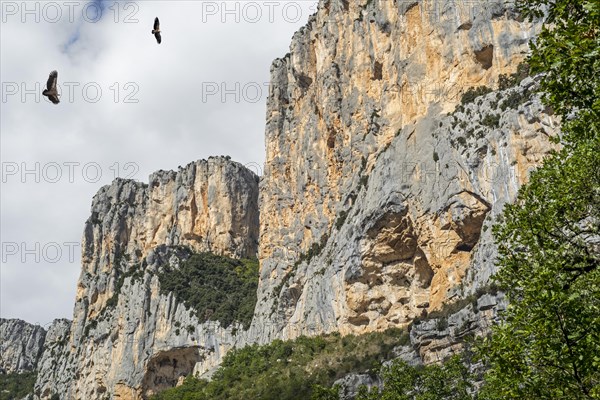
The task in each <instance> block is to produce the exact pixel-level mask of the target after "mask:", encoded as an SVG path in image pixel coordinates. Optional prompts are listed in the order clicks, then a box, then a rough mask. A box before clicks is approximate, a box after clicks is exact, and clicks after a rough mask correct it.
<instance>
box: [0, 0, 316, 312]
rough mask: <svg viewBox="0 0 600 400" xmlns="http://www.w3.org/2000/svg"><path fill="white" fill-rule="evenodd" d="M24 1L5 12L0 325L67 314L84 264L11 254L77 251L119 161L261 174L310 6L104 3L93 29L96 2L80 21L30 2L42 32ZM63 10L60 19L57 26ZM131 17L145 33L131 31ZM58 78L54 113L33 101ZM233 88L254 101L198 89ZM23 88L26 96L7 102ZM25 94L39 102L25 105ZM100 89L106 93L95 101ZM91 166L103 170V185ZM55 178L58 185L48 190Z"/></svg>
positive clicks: (144, 173)
mask: <svg viewBox="0 0 600 400" xmlns="http://www.w3.org/2000/svg"><path fill="white" fill-rule="evenodd" d="M23 4H24V3H23V2H20V1H19V2H11V1H4V2H2V3H1V6H2V22H1V32H0V44H1V46H0V47H1V54H0V75H1V81H2V96H3V97H2V102H1V103H0V107H1V110H0V113H1V115H2V118H1V126H0V137H1V151H0V153H1V158H2V167H3V172H5V173H6V172H10V171H12V169H14V168H17V170H16V173H15V174H14V175H6V174H5V176H3V177H2V178H3V179H2V190H1V203H0V204H1V241H2V244H3V247H4V249H3V260H2V267H1V274H0V315H1V316H2V317H3V318H22V319H25V320H28V321H30V322H39V323H42V324H45V323H48V322H50V321H51V320H52V319H54V318H60V317H65V318H71V317H72V308H73V300H74V297H75V289H76V279H77V277H78V275H79V270H80V265H79V252H77V257H76V260H69V259H68V257H67V256H66V255H64V256H63V257H62V258H61V259H60V260H59V261H58V262H54V263H53V262H48V261H47V260H44V257H41V259H40V262H36V260H34V259H33V256H32V255H27V254H26V257H25V258H26V259H25V262H23V260H22V259H21V256H22V255H23V254H22V252H19V253H18V254H16V255H9V254H7V252H6V251H4V250H10V251H9V253H11V252H13V250H14V249H13V248H12V247H10V246H11V244H12V243H17V244H19V246H21V243H26V247H27V248H28V249H31V248H35V244H36V243H39V244H40V246H44V245H49V244H52V243H58V244H62V243H65V242H66V243H72V242H80V240H81V234H82V230H83V223H84V221H85V219H87V217H88V214H89V206H90V204H91V199H92V197H93V195H94V194H95V193H96V191H97V190H98V189H99V188H100V187H101V186H102V185H104V184H108V183H110V182H111V181H112V179H113V178H114V175H115V171H116V166H117V165H116V164H115V163H119V164H118V167H119V170H120V172H121V173H120V176H126V175H127V173H128V172H131V170H129V171H126V170H124V166H125V164H126V163H128V162H129V163H135V165H136V166H137V167H138V170H137V171H136V173H135V175H134V176H133V178H135V179H138V180H142V181H147V177H148V175H149V174H150V173H152V172H153V171H155V170H159V169H175V168H177V166H178V165H185V164H187V163H189V162H191V161H194V160H197V159H201V158H207V157H209V156H211V155H225V154H227V155H230V156H231V157H232V159H234V160H236V161H239V162H241V163H243V164H250V165H251V166H253V167H254V166H255V165H262V162H263V159H264V117H265V104H266V97H267V94H268V87H267V86H266V85H265V84H266V83H267V82H268V80H269V67H270V64H271V61H272V60H273V59H274V58H276V57H281V56H283V55H284V54H285V53H287V52H288V47H289V42H290V39H291V37H292V35H293V33H294V32H295V31H296V30H297V29H298V28H299V27H300V26H301V25H303V24H304V23H305V22H306V21H307V19H308V16H309V15H310V14H312V13H313V12H314V6H315V4H316V0H315V1H298V2H292V1H282V2H262V1H257V2H253V1H240V2H233V1H227V2H224V1H216V2H212V1H211V2H209V1H142V2H137V3H133V2H125V1H122V2H118V3H117V2H113V1H108V2H107V1H105V2H103V3H102V6H103V7H104V8H103V11H102V18H101V19H100V20H99V21H97V22H94V23H92V22H87V21H86V20H85V19H84V18H83V17H82V10H83V9H84V7H86V4H91V5H88V6H87V10H88V17H92V18H93V17H94V16H95V14H94V12H93V10H94V7H95V4H99V3H98V2H96V3H85V2H82V3H78V4H77V5H76V6H75V7H74V9H73V11H74V14H73V16H74V18H73V20H70V18H69V17H70V16H69V9H68V7H67V6H65V2H63V1H57V2H27V6H28V7H29V8H28V9H29V10H32V9H33V10H35V7H36V6H35V4H38V6H37V7H38V11H37V13H38V15H37V17H39V22H36V21H35V17H36V15H35V12H34V13H33V14H26V13H25V12H24V10H23V9H22V5H23ZM235 4H238V5H237V6H236V5H235ZM55 6H58V7H60V9H61V12H62V17H61V18H59V19H58V20H57V21H56V22H54V23H51V22H48V20H49V19H54V17H55V15H56V14H55V13H52V14H51V11H52V10H53V8H52V7H55ZM13 7H16V8H17V11H16V13H14V14H13V12H14V8H13ZM236 7H237V9H236ZM225 9H227V10H229V11H230V13H225ZM44 10H45V11H44ZM117 10H118V14H116V13H117ZM232 10H233V11H232ZM256 10H260V12H261V13H262V17H261V18H257V14H256V13H255V11H256ZM296 10H301V15H300V18H297V15H296ZM215 11H216V13H215V14H213V12H215ZM44 12H46V15H44ZM155 16H158V17H159V18H160V20H161V29H162V31H163V42H162V44H160V45H158V44H157V43H156V41H155V40H154V37H153V36H152V34H151V30H152V24H153V21H154V17H155ZM127 17H129V20H131V19H137V20H138V22H133V23H126V22H125V19H126V18H127ZM236 18H237V19H238V20H239V23H236V22H235V20H236ZM270 18H271V19H272V21H273V22H271V21H270ZM88 19H89V18H88ZM222 19H225V22H223V21H222ZM257 19H258V20H257ZM115 20H116V22H115ZM254 20H257V21H256V22H255V23H252V22H251V21H254ZM53 69H56V70H58V78H59V84H60V86H61V90H62V97H61V103H60V104H59V105H53V104H51V103H49V102H48V101H47V100H46V99H45V98H44V97H43V96H41V93H39V92H41V89H42V88H43V86H44V85H45V81H46V79H47V77H48V74H49V73H50V71H51V70H53ZM36 84H37V85H38V86H37V87H38V88H39V89H40V90H39V91H36V90H35V89H36V86H35V85H36ZM127 84H128V86H126V85H127ZM236 84H237V85H238V87H239V88H244V87H246V95H247V96H246V98H244V96H238V98H236V96H235V95H234V94H228V95H226V96H225V99H224V100H225V101H222V99H221V94H222V93H216V94H214V95H210V96H209V95H205V96H203V90H202V89H203V88H205V89H206V88H211V89H214V88H215V87H218V88H219V91H220V90H221V88H226V89H228V90H231V89H234V88H235V87H236ZM15 85H16V87H17V88H18V89H17V90H18V92H17V93H16V94H14V95H10V94H9V93H7V90H12V89H14V88H15ZM23 85H24V86H23ZM69 85H70V86H69ZM222 85H225V86H222ZM23 87H24V88H25V89H27V90H30V91H33V92H35V93H28V94H26V96H25V99H24V100H25V101H22V99H21V95H22V91H21V89H22V88H23ZM261 87H262V92H261V93H258V92H257V88H261ZM69 88H72V89H73V91H72V92H69ZM84 88H85V89H86V90H85V91H84V90H83V89H84ZM98 88H100V90H101V96H99V99H98V101H97V102H92V100H95V98H96V97H97V96H96V92H97V89H98ZM259 94H260V98H259V101H256V97H257V95H259ZM115 95H118V97H117V98H115ZM127 96H129V98H127ZM126 99H128V100H137V103H128V102H125V100H126ZM65 163H79V164H78V165H75V164H65ZM94 163H95V164H94ZM57 165H58V168H57ZM69 165H70V167H69ZM90 165H91V167H90ZM36 166H38V170H39V173H30V174H27V175H25V176H22V172H23V167H25V168H27V169H29V170H34V169H35V168H36ZM85 166H88V170H87V175H84V173H83V168H84V167H85ZM94 166H100V171H101V176H100V179H98V181H97V182H96V181H95V179H93V178H94V176H93V175H95V174H93V173H94V171H95V170H94V168H92V167H94ZM111 167H112V168H111ZM69 168H71V169H69ZM253 169H254V170H256V169H257V168H256V167H254V168H253ZM57 171H59V172H60V173H61V174H62V175H61V177H60V179H58V181H57V182H56V183H52V182H50V181H51V180H54V179H56V177H57V175H56V173H57ZM70 172H71V173H72V174H71V178H72V180H73V182H69V177H70V176H69V173H70ZM36 174H37V176H36ZM36 178H38V180H39V182H36ZM7 246H8V247H7ZM19 250H23V249H19ZM71 261H72V262H71Z"/></svg>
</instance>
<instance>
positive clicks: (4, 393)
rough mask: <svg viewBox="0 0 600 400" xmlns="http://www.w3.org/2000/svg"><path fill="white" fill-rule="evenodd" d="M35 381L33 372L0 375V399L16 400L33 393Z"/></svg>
mask: <svg viewBox="0 0 600 400" xmlns="http://www.w3.org/2000/svg"><path fill="white" fill-rule="evenodd" d="M35 379H36V373H35V372H23V373H16V372H15V373H11V374H1V373H0V399H2V400H17V399H22V398H24V397H25V396H27V395H28V394H30V393H33V385H34V384H35Z"/></svg>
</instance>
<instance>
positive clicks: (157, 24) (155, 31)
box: [152, 17, 161, 44]
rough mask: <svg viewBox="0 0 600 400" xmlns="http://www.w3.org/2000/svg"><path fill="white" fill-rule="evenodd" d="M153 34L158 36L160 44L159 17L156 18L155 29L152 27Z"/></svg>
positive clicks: (157, 39)
mask: <svg viewBox="0 0 600 400" xmlns="http://www.w3.org/2000/svg"><path fill="white" fill-rule="evenodd" d="M152 34H153V35H154V37H155V38H156V41H157V42H158V44H160V40H161V39H160V22H158V17H156V18H154V29H152Z"/></svg>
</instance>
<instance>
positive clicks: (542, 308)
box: [480, 0, 600, 399]
mask: <svg viewBox="0 0 600 400" xmlns="http://www.w3.org/2000/svg"><path fill="white" fill-rule="evenodd" d="M518 5H519V7H520V9H521V11H522V12H523V14H524V15H525V16H527V17H532V18H533V17H542V16H544V15H545V16H546V17H547V19H546V22H545V24H544V28H543V30H542V32H541V34H540V36H539V38H538V39H537V41H536V42H535V43H534V44H533V45H532V55H531V57H530V59H529V64H530V66H531V69H532V72H533V73H543V74H544V77H543V79H542V83H541V88H542V90H543V92H544V93H545V101H546V102H547V104H548V105H550V106H551V107H552V108H553V109H554V110H555V111H556V112H557V114H558V115H559V116H560V117H561V118H562V121H563V124H562V135H561V138H560V143H561V145H562V149H561V150H560V151H558V152H555V153H553V154H552V155H551V156H550V157H549V158H548V159H546V160H545V162H544V165H543V166H542V167H541V168H539V169H538V170H537V171H535V172H534V173H533V174H532V175H531V178H530V182H529V183H528V184H527V185H525V186H524V187H523V188H522V189H521V191H520V192H519V195H518V199H517V201H516V203H515V204H514V205H510V206H507V207H506V209H505V211H504V213H503V219H502V221H501V223H500V224H499V225H497V226H496V227H495V235H496V239H497V243H498V244H499V251H500V258H499V266H500V270H499V273H498V275H497V277H496V279H497V281H498V282H499V284H500V286H501V287H502V288H503V289H504V290H505V291H506V293H507V296H508V299H509V301H510V306H509V308H508V310H507V312H506V313H505V315H504V322H503V323H502V324H500V325H499V326H497V327H495V328H494V329H493V335H492V336H491V337H490V338H488V339H487V340H486V342H485V343H484V344H483V345H482V346H481V349H480V351H481V355H482V358H483V359H484V361H485V362H486V364H487V366H488V367H489V372H488V374H487V376H486V384H485V385H484V388H483V390H482V392H481V395H480V397H481V398H483V399H546V398H548V399H550V398H551V399H600V135H599V130H600V3H599V2H597V1H584V0H577V1H565V0H519V1H518Z"/></svg>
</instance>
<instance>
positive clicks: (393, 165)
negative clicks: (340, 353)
mask: <svg viewBox="0 0 600 400" xmlns="http://www.w3.org/2000/svg"><path fill="white" fill-rule="evenodd" d="M538 28H539V24H529V23H526V22H523V21H521V20H520V19H519V18H518V16H517V15H516V14H515V13H514V12H513V11H512V10H511V9H510V8H508V7H507V6H506V5H505V3H504V1H499V0H496V1H481V2H472V1H466V0H465V1H455V2H439V1H434V0H421V1H416V0H415V1H408V2H406V1H392V0H358V1H347V0H322V1H321V2H320V3H319V6H318V11H317V13H316V14H315V15H313V16H311V17H310V20H309V22H308V24H307V25H306V27H305V28H303V29H301V30H300V31H299V32H298V33H297V34H296V35H295V36H294V38H293V40H292V44H291V46H290V53H289V54H288V55H286V56H285V57H284V58H282V59H278V60H275V62H274V63H273V65H272V68H271V75H272V82H271V87H270V96H269V101H268V107H267V124H266V150H267V153H266V154H267V158H266V164H265V169H264V176H263V177H262V180H261V182H260V193H259V184H258V177H257V176H255V175H254V174H253V173H252V172H250V171H248V170H246V169H245V168H243V167H242V166H240V165H239V164H236V163H234V162H231V161H229V159H227V158H211V159H209V160H208V161H200V162H197V163H193V164H190V165H188V166H187V167H185V168H182V169H180V170H179V171H177V172H171V171H169V172H164V171H160V172H157V173H155V174H153V175H152V176H151V177H150V182H149V183H148V184H142V183H137V182H132V181H124V180H117V181H115V182H114V183H113V184H112V185H110V186H106V187H104V188H102V189H101V190H100V191H99V193H98V194H97V195H96V196H95V197H94V200H93V204H92V215H91V217H90V218H89V219H88V221H87V222H86V225H85V230H84V237H83V254H82V263H83V265H82V272H81V276H80V279H79V282H78V290H77V300H76V304H75V309H74V319H73V322H72V324H71V323H69V322H68V321H56V322H55V324H54V325H53V326H52V327H51V329H50V330H49V332H48V335H47V336H48V338H47V339H46V342H47V345H46V346H45V349H44V353H43V355H42V358H41V360H40V362H39V366H40V367H39V373H38V381H37V383H36V393H35V395H36V397H37V398H41V399H49V398H50V397H52V396H53V395H55V394H58V395H59V397H60V398H61V399H99V398H105V397H108V398H113V399H122V400H125V399H142V398H147V397H148V396H150V395H151V394H153V393H156V392H157V391H160V390H162V389H164V388H167V387H172V386H174V385H175V384H177V382H179V381H180V379H181V377H182V376H185V375H188V374H190V373H197V374H210V372H211V371H212V370H213V369H214V368H215V367H216V366H217V365H218V364H219V363H220V362H221V360H222V358H223V356H224V354H225V353H226V352H227V351H228V350H229V349H231V348H232V347H240V346H243V345H246V344H248V343H256V342H258V343H266V342H270V341H271V340H273V339H275V338H280V339H292V338H295V337H297V336H299V335H301V334H305V335H315V334H319V333H326V332H334V331H337V332H340V333H342V334H350V333H355V334H360V333H365V332H370V331H377V330H384V329H387V328H390V327H398V326H408V325H409V324H411V323H413V324H412V329H411V332H410V338H411V344H412V347H406V348H401V349H398V357H401V358H403V359H405V360H407V361H409V362H410V363H412V364H415V363H418V362H426V363H430V362H435V361H437V360H440V359H443V358H445V357H447V356H448V355H450V354H452V353H453V352H457V351H460V350H461V346H462V344H461V343H462V338H463V337H464V336H465V335H480V334H483V333H484V332H486V330H487V328H488V326H489V324H490V323H492V322H493V321H494V320H495V319H496V318H497V315H498V312H499V311H501V310H502V309H503V308H504V307H505V306H506V304H505V301H504V299H503V297H502V294H501V293H494V291H493V290H492V288H491V287H490V286H489V284H490V282H489V278H490V276H491V275H492V274H493V273H494V271H495V269H494V268H495V267H494V259H495V257H496V248H495V246H494V244H493V240H492V236H491V230H490V229H489V228H490V227H491V225H492V224H493V223H494V221H495V219H496V218H497V216H498V214H499V213H500V212H501V210H502V207H503V206H504V204H505V203H507V202H510V201H512V200H513V199H514V198H515V196H516V193H517V191H518V189H519V187H520V186H521V185H522V184H523V183H524V182H526V181H527V178H528V173H529V172H530V170H531V169H533V168H535V167H536V166H537V165H539V164H540V162H541V160H542V159H543V157H544V156H545V155H546V154H547V153H548V151H550V150H551V149H552V145H551V144H550V141H549V140H548V138H549V136H552V135H554V134H555V133H556V132H557V130H558V126H557V124H556V121H555V120H554V118H553V117H552V115H551V113H550V112H549V110H546V109H545V107H544V106H543V105H542V104H541V102H540V100H539V98H538V97H537V96H536V95H534V94H533V92H534V90H535V87H536V81H535V80H534V79H532V78H527V79H525V80H523V81H522V82H521V83H520V84H518V85H516V86H514V87H512V88H502V90H500V89H499V88H498V84H497V82H498V78H499V76H500V75H501V74H510V73H513V72H515V70H516V69H517V65H518V64H519V62H521V61H522V60H523V58H524V56H525V54H526V51H527V44H528V41H529V40H530V39H531V38H532V37H533V36H534V35H535V33H536V32H537V29H538ZM472 86H473V87H476V86H477V87H479V86H488V87H490V91H491V90H492V89H494V90H493V91H491V92H489V93H487V94H485V95H482V96H479V97H476V98H474V99H472V100H473V101H470V102H467V101H465V102H464V103H465V104H462V105H459V103H460V102H461V96H462V95H463V94H464V93H465V92H466V91H467V89H468V88H469V87H472ZM465 99H466V98H465ZM259 197H260V223H259V207H258V203H259V202H258V199H259ZM259 238H260V240H259ZM188 249H191V250H193V251H210V252H213V253H216V254H221V255H228V256H232V257H236V258H240V257H254V256H255V255H256V254H257V251H258V255H259V259H260V281H259V288H258V303H257V306H256V309H255V312H254V318H253V321H252V324H251V326H250V328H249V329H248V330H244V329H242V327H240V326H231V327H229V328H227V329H225V328H223V327H221V326H220V325H219V324H214V323H211V324H208V323H201V321H200V320H199V319H198V317H197V316H196V314H195V313H194V312H193V311H194V310H190V309H187V308H186V307H185V306H184V305H183V304H182V303H181V301H180V299H176V298H174V297H173V294H165V293H161V290H160V289H161V288H160V282H159V278H158V274H159V273H160V272H161V271H162V270H163V268H164V267H165V266H171V267H174V268H176V267H177V266H178V265H179V264H180V263H182V262H184V261H185V260H186V259H187V258H188V257H190V250H188ZM365 379H366V378H365V377H364V376H361V375H356V376H350V377H348V378H347V379H346V380H345V381H344V382H342V383H343V384H344V387H345V388H346V389H347V390H346V389H345V390H346V391H345V396H348V397H351V396H352V395H353V393H354V392H355V389H356V385H357V384H359V383H361V382H366V381H365ZM369 384H373V385H376V384H379V383H378V382H375V381H373V382H370V383H369Z"/></svg>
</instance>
